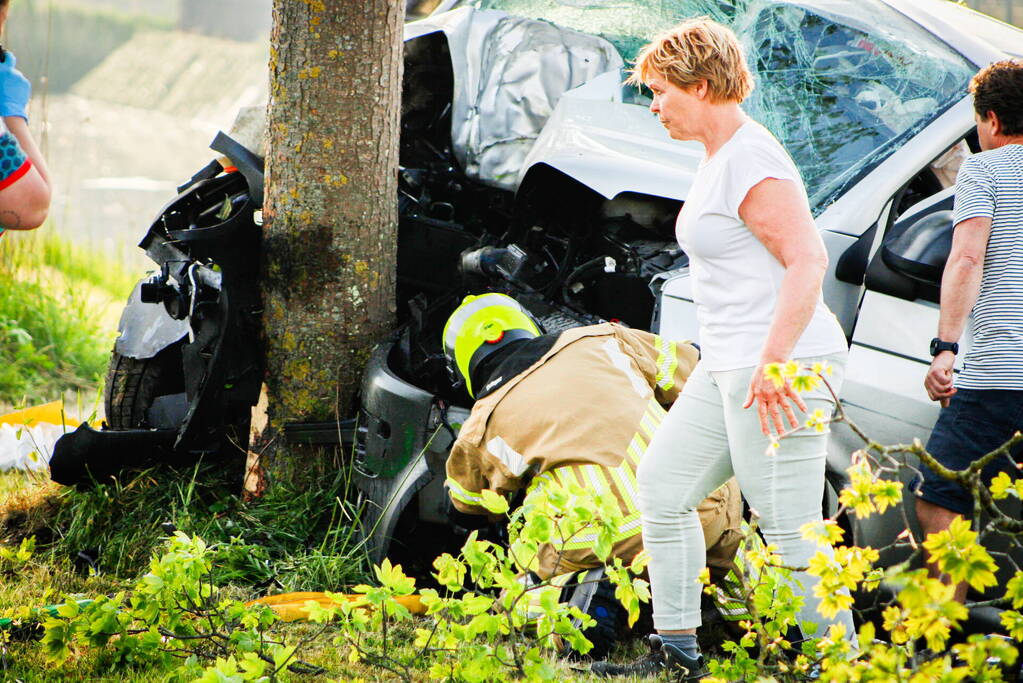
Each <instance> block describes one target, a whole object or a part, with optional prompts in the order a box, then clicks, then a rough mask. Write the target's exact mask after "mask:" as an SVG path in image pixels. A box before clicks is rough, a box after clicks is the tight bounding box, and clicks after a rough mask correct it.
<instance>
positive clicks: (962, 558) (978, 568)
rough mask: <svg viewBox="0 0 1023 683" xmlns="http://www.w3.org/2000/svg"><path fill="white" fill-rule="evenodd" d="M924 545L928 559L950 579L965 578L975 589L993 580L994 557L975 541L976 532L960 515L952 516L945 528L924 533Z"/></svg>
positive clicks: (995, 567)
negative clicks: (954, 517)
mask: <svg viewBox="0 0 1023 683" xmlns="http://www.w3.org/2000/svg"><path fill="white" fill-rule="evenodd" d="M924 548H926V549H927V551H928V553H929V554H930V557H931V561H932V562H934V563H935V564H937V565H938V568H939V569H940V570H941V571H942V572H944V573H945V574H948V576H949V578H951V579H952V581H953V582H954V583H959V582H960V581H966V582H968V583H969V584H970V585H971V586H973V587H974V588H975V589H977V590H979V591H982V590H984V589H985V588H987V587H988V586H994V585H995V584H996V583H997V579H995V571H997V570H998V567H997V565H995V561H994V560H993V559H991V555H989V554H988V552H987V550H986V549H985V548H984V546H982V545H980V544H979V543H977V532H976V531H973V530H971V529H970V523H969V522H967V521H966V520H965V519H963V518H962V517H958V518H956V519H955V520H953V521H952V524H950V525H949V527H948V529H945V530H944V531H939V532H937V533H934V534H931V535H930V536H928V537H927V540H926V541H924Z"/></svg>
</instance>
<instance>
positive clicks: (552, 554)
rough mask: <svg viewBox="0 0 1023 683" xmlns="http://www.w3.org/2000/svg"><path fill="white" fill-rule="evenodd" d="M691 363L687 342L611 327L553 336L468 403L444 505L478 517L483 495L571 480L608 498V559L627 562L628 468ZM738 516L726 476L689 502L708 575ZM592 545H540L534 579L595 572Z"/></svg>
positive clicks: (631, 526)
mask: <svg viewBox="0 0 1023 683" xmlns="http://www.w3.org/2000/svg"><path fill="white" fill-rule="evenodd" d="M698 357H699V353H698V351H697V349H696V348H695V347H693V346H692V345H690V344H685V343H675V342H671V341H668V340H665V339H662V338H661V337H658V336H657V335H654V334H650V333H649V332H643V331H640V330H633V329H630V328H626V327H622V326H620V325H615V324H612V323H605V324H602V325H592V326H589V327H580V328H574V329H571V330H568V331H566V332H564V333H562V334H561V336H560V337H559V338H558V340H557V341H556V342H555V343H554V345H553V346H552V347H551V348H550V350H548V351H547V353H545V354H544V355H543V356H541V357H540V359H539V360H538V361H537V362H535V363H534V364H533V365H532V366H530V367H529V368H527V369H526V370H524V371H522V372H520V373H519V374H518V375H516V376H515V377H513V378H512V379H510V380H506V381H505V383H504V384H503V385H502V386H500V387H499V388H498V389H496V390H495V391H494V392H493V393H491V394H489V395H486V396H484V397H483V398H481V399H480V400H478V401H477V402H476V404H475V405H474V406H473V409H472V414H471V415H470V416H469V419H468V420H466V422H465V424H463V425H462V428H461V431H460V432H459V435H458V439H457V440H456V441H455V444H454V446H453V447H452V450H451V455H450V457H449V458H448V461H447V487H448V493H449V495H450V496H451V500H452V502H453V503H454V506H455V507H456V508H457V509H458V510H460V511H462V512H466V513H470V514H489V513H488V512H487V510H486V509H485V508H483V507H481V506H480V505H479V503H480V501H481V498H480V492H481V491H482V490H484V489H492V490H494V491H497V492H498V493H501V494H504V495H506V496H510V495H511V494H512V493H514V492H515V491H518V490H519V489H521V488H523V487H526V486H530V487H532V486H543V485H544V484H545V482H548V481H558V482H559V483H561V484H562V485H567V484H568V483H569V482H570V481H574V482H576V483H578V484H580V485H583V486H586V487H587V488H591V489H595V490H599V491H604V492H608V493H610V494H612V495H614V496H616V497H617V498H618V501H619V504H620V505H621V510H622V513H623V515H624V516H625V519H624V521H623V523H622V526H621V527H620V529H619V533H618V535H617V537H616V542H615V545H614V547H613V549H612V554H613V555H614V556H617V557H620V558H622V560H623V561H625V562H628V561H631V560H632V558H633V557H634V556H635V555H636V553H638V552H639V551H640V550H642V538H641V536H640V531H641V529H640V515H639V510H638V508H637V488H638V487H637V484H636V468H637V466H638V464H639V460H640V458H641V457H642V456H643V453H644V452H645V451H646V447H647V444H648V443H650V438H651V436H652V435H653V433H654V431H655V430H656V429H657V427H658V425H659V424H660V422H661V419H662V418H663V417H664V415H665V409H664V407H663V406H665V405H670V404H671V403H672V402H673V401H674V400H675V398H676V397H677V396H678V394H679V391H680V390H681V388H682V384H683V383H684V382H685V380H686V378H687V377H688V376H689V374H690V373H691V372H692V370H693V367H694V366H695V365H696V361H697V359H698ZM495 381H496V378H495ZM679 456H680V457H684V456H683V453H682V452H681V451H680V453H679ZM741 512H742V510H741V499H740V496H739V489H738V486H737V484H736V483H735V480H734V479H732V480H730V481H729V482H728V483H727V484H725V485H724V486H722V487H721V488H720V489H718V490H717V491H715V492H714V493H713V494H711V495H710V497H708V498H707V499H706V500H705V501H704V502H703V503H701V504H700V506H699V513H700V521H701V522H702V523H703V530H704V537H705V538H706V541H707V561H708V565H709V566H710V567H711V568H717V569H721V570H723V571H728V569H729V568H730V567H731V560H732V558H733V557H734V555H735V549H736V547H737V546H738V543H739V540H740V532H739V525H740V523H741V521H742V516H741ZM593 540H594V539H593V538H586V537H585V536H583V535H580V537H579V538H573V539H570V542H569V543H568V544H566V545H565V546H564V547H563V548H561V549H556V548H553V547H543V548H541V549H540V557H539V561H540V568H539V570H538V571H537V573H538V574H539V575H540V576H541V577H542V578H549V577H551V576H554V575H557V574H561V573H563V572H567V571H575V570H579V569H586V568H592V567H595V566H599V565H600V564H601V563H600V561H599V560H597V558H596V556H595V555H594V554H593V551H592V549H591V545H592V542H593ZM559 554H560V556H559Z"/></svg>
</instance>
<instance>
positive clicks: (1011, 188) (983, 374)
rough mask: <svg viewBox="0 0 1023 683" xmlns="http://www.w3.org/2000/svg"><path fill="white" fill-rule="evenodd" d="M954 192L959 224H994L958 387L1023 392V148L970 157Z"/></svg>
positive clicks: (955, 212) (956, 215) (1020, 146)
mask: <svg viewBox="0 0 1023 683" xmlns="http://www.w3.org/2000/svg"><path fill="white" fill-rule="evenodd" d="M955 192H956V195H955V210H954V217H953V222H954V223H955V225H958V224H959V223H961V222H962V221H965V220H967V219H970V218H976V217H978V216H984V217H987V218H990V219H991V235H990V237H989V238H988V243H987V252H986V254H985V256H984V276H983V278H982V280H981V283H980V294H979V296H978V297H977V303H976V304H975V305H974V307H973V320H974V327H973V330H974V332H973V333H974V339H973V344H972V345H971V347H970V352H969V353H967V354H966V357H965V358H964V359H963V371H962V372H961V373H960V374H959V377H958V379H957V380H956V386H957V387H961V388H963V389H1023V145H1004V146H1002V147H999V148H998V149H992V150H988V151H986V152H981V153H980V154H975V155H973V156H972V157H970V158H968V159H967V160H966V161H964V162H963V165H962V167H961V168H960V169H959V176H958V177H957V178H956V191H955Z"/></svg>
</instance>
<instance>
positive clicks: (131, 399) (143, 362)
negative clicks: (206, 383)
mask: <svg viewBox="0 0 1023 683" xmlns="http://www.w3.org/2000/svg"><path fill="white" fill-rule="evenodd" d="M175 360H176V361H177V363H175V362H174V361H175ZM175 369H176V371H177V372H176V373H175ZM180 373H181V347H180V345H179V344H174V345H172V346H169V347H167V348H166V349H163V350H162V351H160V353H158V354H156V355H155V356H153V357H152V358H129V357H127V356H122V355H121V354H119V353H117V351H114V352H113V355H112V356H111V358H110V365H109V366H108V367H107V378H106V383H105V384H104V395H105V397H106V398H105V400H104V408H105V410H106V416H107V426H108V427H109V428H110V429H113V430H127V429H138V428H140V427H147V426H149V425H147V424H146V413H147V411H148V410H149V407H150V406H151V405H153V400H154V399H155V398H156V397H157V396H162V395H164V394H168V393H173V392H174V388H175V387H178V386H183V379H182V378H181V376H180Z"/></svg>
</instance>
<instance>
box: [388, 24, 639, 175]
mask: <svg viewBox="0 0 1023 683" xmlns="http://www.w3.org/2000/svg"><path fill="white" fill-rule="evenodd" d="M436 31H443V32H444V34H445V36H446V38H447V40H448V44H449V47H450V49H451V61H452V68H453V69H454V79H455V94H454V101H453V103H452V122H451V138H452V145H453V148H454V152H455V156H456V158H457V159H458V161H459V163H460V164H461V166H462V169H463V170H464V172H465V174H466V175H467V176H468V177H470V178H473V179H478V180H480V181H482V182H485V183H487V184H489V185H493V186H496V187H500V188H503V189H507V190H514V189H515V187H516V182H517V178H518V174H519V170H520V168H521V167H522V163H523V160H524V159H525V157H526V154H528V152H529V150H530V148H531V147H532V145H533V142H534V141H535V140H536V137H537V136H538V135H539V134H540V131H541V130H542V129H543V127H544V125H545V124H546V123H547V119H548V118H549V117H550V115H551V113H552V112H553V111H554V107H555V105H556V104H557V101H558V99H559V98H560V97H561V95H562V94H563V93H565V92H566V91H567V90H571V89H573V88H576V87H578V86H580V85H582V84H584V83H586V82H587V81H589V80H590V79H592V78H594V77H596V76H597V75H599V74H602V73H604V72H606V71H609V70H612V69H617V68H620V67H621V66H622V59H621V57H620V56H619V54H618V52H617V51H616V50H615V48H614V47H613V46H612V45H611V44H610V43H608V42H607V41H605V40H603V39H601V38H599V37H596V36H590V35H586V34H583V33H579V32H577V31H573V30H570V29H567V28H561V27H559V26H555V25H553V24H551V23H549V22H545V21H537V20H533V19H527V18H523V17H517V16H510V15H508V14H506V13H504V12H495V11H480V10H475V9H472V8H463V9H459V10H455V11H452V12H449V13H446V14H443V15H440V16H432V17H429V18H427V19H424V20H422V21H418V22H413V23H410V24H407V25H406V27H405V39H406V40H409V39H411V38H414V37H418V36H422V35H426V34H428V33H432V32H436Z"/></svg>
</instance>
